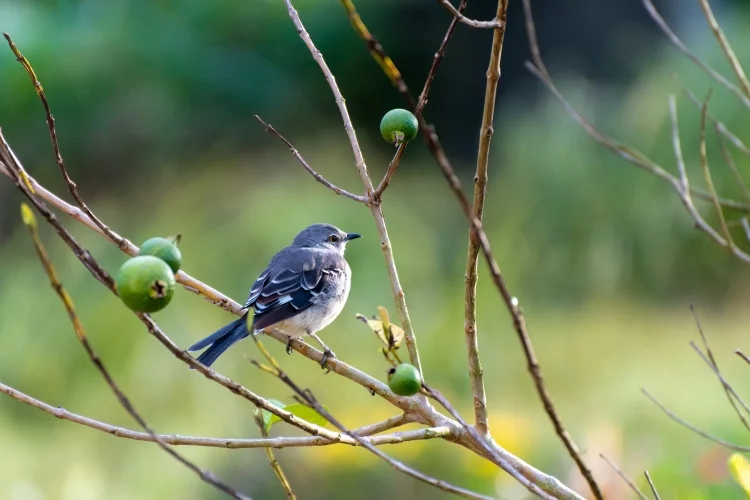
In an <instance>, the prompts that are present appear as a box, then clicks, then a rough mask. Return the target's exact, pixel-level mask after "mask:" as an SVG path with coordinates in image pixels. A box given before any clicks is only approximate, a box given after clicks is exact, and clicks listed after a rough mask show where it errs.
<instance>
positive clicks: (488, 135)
mask: <svg viewBox="0 0 750 500" xmlns="http://www.w3.org/2000/svg"><path fill="white" fill-rule="evenodd" d="M443 3H444V4H448V5H450V3H449V2H447V0H446V1H445V2H443ZM451 8H453V6H452V5H451ZM507 17H508V0H499V1H498V3H497V14H496V19H498V20H502V21H503V23H502V26H503V27H502V28H500V29H496V30H495V32H494V36H493V37H492V49H491V50H490V62H489V66H488V68H487V84H486V88H485V93H484V108H483V112H482V125H481V128H480V129H479V150H478V153H477V172H476V174H475V175H474V205H473V209H472V213H471V215H472V217H473V218H475V219H476V220H478V221H480V222H481V221H482V216H483V214H484V198H485V195H486V193H487V167H488V164H489V160H490V144H491V142H492V135H493V133H494V129H493V123H494V120H495V100H496V97H497V86H498V82H499V81H500V59H501V57H502V53H503V39H504V38H505V20H506V19H507ZM468 247H469V249H468V251H467V256H466V273H465V274H464V281H465V287H464V336H465V339H466V350H467V355H468V358H469V359H468V364H469V378H470V380H471V391H472V393H473V395H474V419H475V422H476V426H477V430H478V431H479V432H481V433H482V434H484V435H488V434H489V424H488V422H487V395H486V394H485V391H484V376H483V370H482V363H481V360H480V359H479V337H478V334H477V279H478V276H477V265H478V263H479V259H478V257H479V237H478V235H477V233H476V232H475V231H474V228H473V227H472V228H469V243H468Z"/></svg>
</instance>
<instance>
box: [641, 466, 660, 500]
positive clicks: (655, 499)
mask: <svg viewBox="0 0 750 500" xmlns="http://www.w3.org/2000/svg"><path fill="white" fill-rule="evenodd" d="M643 475H644V476H646V481H648V485H649V487H650V488H651V493H653V494H654V500H661V497H660V496H659V492H658V491H656V486H654V482H653V481H652V480H651V475H650V474H649V473H648V471H647V470H646V471H643Z"/></svg>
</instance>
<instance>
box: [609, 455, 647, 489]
mask: <svg viewBox="0 0 750 500" xmlns="http://www.w3.org/2000/svg"><path fill="white" fill-rule="evenodd" d="M599 456H600V457H602V460H604V461H605V462H607V463H608V464H609V466H610V467H612V469H614V471H615V472H616V473H617V475H618V476H620V477H621V478H622V480H623V481H625V483H627V485H628V486H629V487H630V489H631V490H633V493H635V494H636V495H638V498H640V499H641V500H648V498H647V497H646V495H644V494H643V492H642V491H641V490H639V489H638V487H637V486H636V485H635V484H633V481H631V480H630V479H628V476H626V475H625V473H624V472H623V471H622V470H620V468H619V467H617V466H616V465H615V464H614V462H612V461H610V459H608V458H607V457H605V456H604V455H602V454H600V455H599Z"/></svg>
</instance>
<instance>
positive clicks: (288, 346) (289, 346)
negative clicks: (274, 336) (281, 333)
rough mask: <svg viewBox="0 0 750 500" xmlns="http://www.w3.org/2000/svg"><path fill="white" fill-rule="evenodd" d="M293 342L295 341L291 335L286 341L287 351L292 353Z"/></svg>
mask: <svg viewBox="0 0 750 500" xmlns="http://www.w3.org/2000/svg"><path fill="white" fill-rule="evenodd" d="M292 342H294V338H293V337H289V339H288V340H287V341H286V353H287V354H292Z"/></svg>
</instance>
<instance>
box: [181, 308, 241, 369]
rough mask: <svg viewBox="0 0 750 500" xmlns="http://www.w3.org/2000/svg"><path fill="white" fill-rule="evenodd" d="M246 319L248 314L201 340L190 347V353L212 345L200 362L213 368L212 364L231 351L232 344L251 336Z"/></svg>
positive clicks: (199, 359)
mask: <svg viewBox="0 0 750 500" xmlns="http://www.w3.org/2000/svg"><path fill="white" fill-rule="evenodd" d="M246 317H247V314H245V315H244V316H242V317H241V318H240V319H238V320H236V321H232V322H231V323H229V324H228V325H226V326H224V327H222V328H220V329H219V330H217V331H215V332H214V333H212V334H211V335H209V336H208V337H206V338H205V339H203V340H199V341H198V342H196V343H195V344H193V345H192V346H190V347H189V348H188V351H199V350H201V349H203V348H204V347H207V346H209V345H210V347H209V348H208V349H206V350H205V351H204V352H203V354H201V355H200V356H198V361H200V362H201V363H203V364H204V365H206V366H211V364H213V362H214V361H216V359H217V358H218V357H219V356H221V355H222V353H223V352H224V351H226V350H227V349H229V347H231V346H232V344H234V343H236V342H238V341H240V340H242V339H244V338H245V337H247V336H248V335H249V334H250V332H248V331H247V325H246V324H245V318H246Z"/></svg>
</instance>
